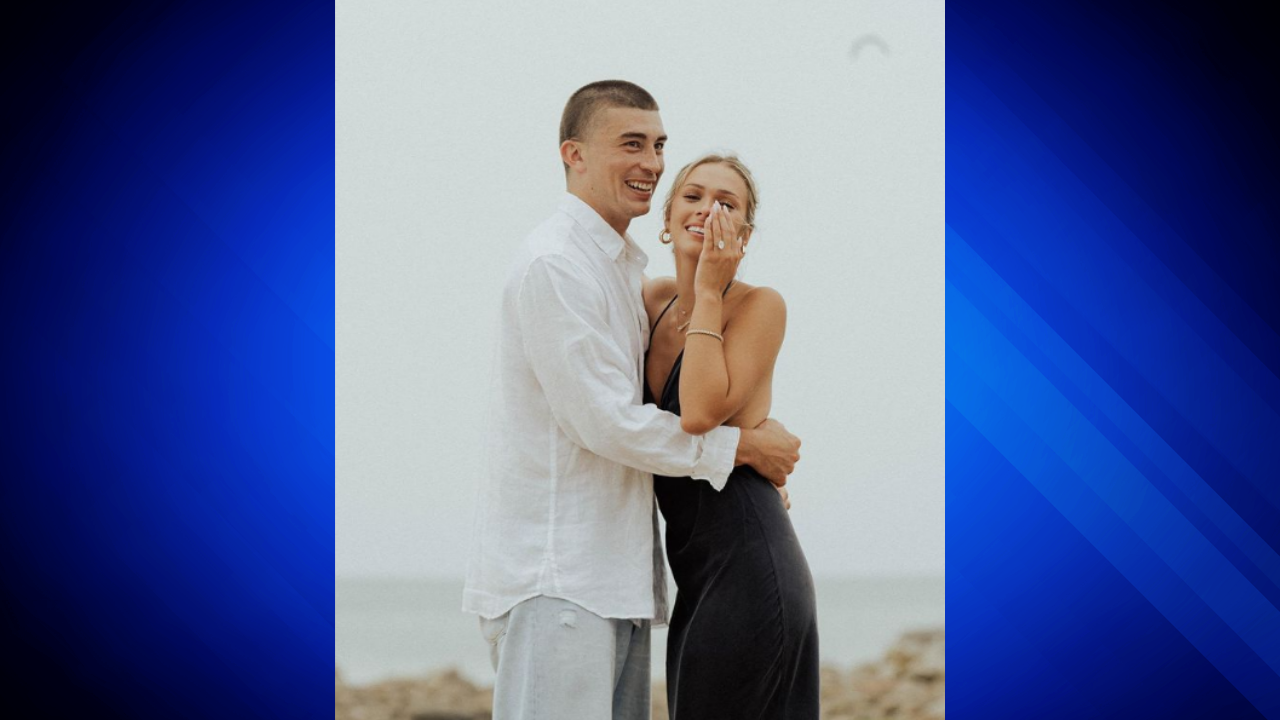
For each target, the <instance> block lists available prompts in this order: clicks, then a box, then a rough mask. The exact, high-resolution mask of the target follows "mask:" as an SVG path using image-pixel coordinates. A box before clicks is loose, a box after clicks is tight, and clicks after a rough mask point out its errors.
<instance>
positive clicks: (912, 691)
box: [334, 630, 947, 720]
mask: <svg viewBox="0 0 1280 720" xmlns="http://www.w3.org/2000/svg"><path fill="white" fill-rule="evenodd" d="M946 660H947V651H946V635H945V633H944V631H942V630H926V631H917V632H909V633H906V634H905V635H903V636H902V637H901V638H899V640H898V642H897V643H895V644H894V645H893V647H891V648H889V650H888V652H886V653H885V655H884V658H883V659H882V660H880V661H879V662H874V663H867V664H865V665H860V666H858V667H856V668H854V669H853V670H852V671H849V670H844V669H839V668H835V667H831V666H826V667H823V668H822V719H823V720H881V719H882V718H884V719H886V720H887V719H889V718H892V719H893V720H944V719H945V705H946ZM334 686H335V690H334V696H335V700H334V711H335V712H334V715H335V718H336V720H490V708H491V707H492V704H493V691H492V690H491V689H489V688H485V687H477V686H475V685H472V684H471V683H470V682H468V681H467V680H466V678H463V677H462V676H460V675H459V674H458V673H457V671H456V670H452V669H450V670H444V671H442V672H437V673H434V674H432V675H429V676H428V677H426V678H419V679H412V680H388V681H386V682H381V683H376V684H374V685H367V686H363V687H353V686H350V685H347V684H346V683H344V682H343V681H342V674H341V673H340V672H335V674H334ZM653 720H667V690H666V685H665V684H663V683H662V682H660V681H659V682H655V683H654V684H653Z"/></svg>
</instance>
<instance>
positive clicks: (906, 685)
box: [822, 630, 947, 720]
mask: <svg viewBox="0 0 1280 720" xmlns="http://www.w3.org/2000/svg"><path fill="white" fill-rule="evenodd" d="M946 664H947V648H946V634H945V632H944V631H943V630H925V631H917V632H909V633H906V634H905V635H903V636H902V637H901V638H899V640H898V642H897V643H895V644H894V645H893V647H891V648H889V651H888V652H886V653H885V654H884V658H883V659H882V660H880V661H879V662H874V663H867V664H865V665H859V666H858V667H856V668H854V669H853V671H852V672H848V671H844V670H837V669H836V668H832V667H825V668H823V670H822V718H823V720H880V719H881V718H895V720H901V719H903V718H907V719H910V720H944V718H945V717H946V712H945V711H946Z"/></svg>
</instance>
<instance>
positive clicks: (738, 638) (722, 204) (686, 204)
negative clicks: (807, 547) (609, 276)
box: [644, 155, 818, 720]
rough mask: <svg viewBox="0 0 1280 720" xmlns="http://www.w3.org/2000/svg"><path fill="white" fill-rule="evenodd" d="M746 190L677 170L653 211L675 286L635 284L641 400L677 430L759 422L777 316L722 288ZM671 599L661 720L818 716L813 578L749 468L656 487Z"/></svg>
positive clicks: (731, 170) (779, 498) (737, 247)
mask: <svg viewBox="0 0 1280 720" xmlns="http://www.w3.org/2000/svg"><path fill="white" fill-rule="evenodd" d="M755 209H756V189H755V182H754V180H753V179H752V177H751V173H750V171H748V170H747V168H746V166H744V165H743V164H742V163H741V161H739V160H738V159H737V158H735V157H732V156H729V157H725V156H720V155H707V156H704V157H702V158H700V159H698V160H696V161H694V162H692V163H690V164H689V165H686V166H685V167H684V168H683V169H681V170H680V173H679V174H678V175H676V179H675V183H674V184H673V185H672V188H671V191H670V193H669V194H668V196H667V200H666V204H665V205H664V207H663V217H664V220H665V229H664V230H663V232H662V235H661V239H662V242H663V243H664V244H670V245H671V246H672V250H673V252H674V254H675V264H676V276H675V277H674V278H657V279H654V280H651V281H648V282H646V283H645V287H644V298H645V307H646V309H647V310H648V313H649V318H650V322H651V324H652V326H653V330H652V333H651V335H650V344H649V350H648V353H647V355H646V363H645V391H646V402H654V403H656V404H657V405H658V407H660V408H662V409H664V410H667V411H670V412H673V413H676V414H678V415H680V416H681V424H682V425H683V427H684V429H685V431H686V432H689V433H691V434H695V435H701V434H703V433H706V432H707V431H709V430H711V429H712V428H714V427H716V426H718V425H723V424H727V425H733V426H737V427H754V426H756V425H758V424H759V423H760V422H762V421H763V420H764V419H765V418H766V417H768V414H769V407H770V402H771V399H772V381H773V367H774V361H775V360H776V359H777V356H778V350H779V348H780V347H781V346H782V336H783V331H784V328H785V324H786V306H785V305H784V304H783V301H782V297H781V296H780V295H779V294H778V293H777V291H775V290H772V289H770V288H767V287H752V286H751V285H748V284H746V283H743V282H737V281H735V280H734V274H735V273H736V271H737V267H738V262H739V261H740V260H741V258H742V255H743V253H745V251H746V248H747V246H748V245H749V244H750V241H751V232H752V222H753V221H754V218H755ZM654 492H655V494H656V495H657V498H658V506H659V508H660V509H661V510H662V514H663V517H664V518H665V519H666V522H667V535H666V546H667V558H668V561H669V563H670V565H671V571H672V573H673V575H674V576H675V580H676V586H677V588H678V594H677V596H676V603H675V609H674V611H673V613H672V618H671V626H670V630H669V633H668V636H667V704H668V709H669V711H670V713H671V717H672V720H711V719H714V718H733V719H734V720H742V719H744V718H776V719H778V720H782V719H784V718H785V719H787V720H806V719H813V720H816V719H817V717H818V634H817V623H816V619H815V618H816V615H815V609H814V595H813V579H812V577H811V575H810V574H809V566H808V563H806V561H805V558H804V553H803V552H802V551H801V549H800V543H799V541H798V540H797V539H796V535H795V531H794V530H793V529H792V527H791V521H790V519H789V518H788V516H787V510H786V506H785V504H784V503H785V502H786V500H785V495H782V494H780V493H779V492H777V491H776V490H775V489H774V487H773V485H772V484H770V483H769V481H768V480H766V479H765V478H764V477H762V476H761V475H759V474H758V473H756V471H755V470H753V469H752V468H750V467H748V466H745V465H743V466H739V467H737V468H734V471H733V473H732V474H731V475H730V476H729V480H728V482H727V483H726V484H725V486H724V488H723V489H722V490H720V491H719V492H717V491H716V490H715V489H714V488H713V487H711V485H710V484H709V483H706V482H700V481H694V480H692V479H690V478H667V477H656V478H654Z"/></svg>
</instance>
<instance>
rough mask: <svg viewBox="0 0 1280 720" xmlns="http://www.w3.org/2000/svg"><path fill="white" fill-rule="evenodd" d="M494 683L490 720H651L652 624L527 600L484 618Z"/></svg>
mask: <svg viewBox="0 0 1280 720" xmlns="http://www.w3.org/2000/svg"><path fill="white" fill-rule="evenodd" d="M480 632H481V634H482V635H484V639H485V640H486V641H487V642H488V643H489V657H490V659H491V660H492V661H493V669H494V670H495V671H497V674H498V675H497V679H496V680H495V681H494V685H493V720H609V719H610V718H612V720H649V712H650V703H649V621H648V620H645V621H642V622H641V624H640V625H639V626H638V627H637V625H636V624H635V623H634V622H632V621H631V620H614V619H611V618H602V617H600V616H599V615H596V614H594V613H592V612H589V611H587V610H585V609H583V608H582V606H580V605H576V604H574V603H571V602H569V601H568V600H561V599H559V598H551V597H546V596H541V595H540V596H538V597H535V598H530V599H528V600H525V601H524V602H522V603H520V604H518V605H516V606H515V607H514V608H512V609H511V612H508V613H507V614H506V615H503V616H502V617H499V618H495V619H492V620H490V619H487V618H480Z"/></svg>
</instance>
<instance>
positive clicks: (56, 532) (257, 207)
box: [0, 2, 334, 719]
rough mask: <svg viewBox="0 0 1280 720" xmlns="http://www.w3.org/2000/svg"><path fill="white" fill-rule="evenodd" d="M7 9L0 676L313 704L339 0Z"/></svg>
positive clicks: (92, 708) (247, 703)
mask: <svg viewBox="0 0 1280 720" xmlns="http://www.w3.org/2000/svg"><path fill="white" fill-rule="evenodd" d="M28 10H29V11H30V12H32V13H35V14H34V15H27V16H26V17H24V18H18V17H17V16H14V17H11V18H10V20H9V22H7V23H6V27H5V29H4V31H3V32H4V36H5V37H4V39H5V41H6V42H5V48H4V52H5V64H4V69H3V78H4V90H5V98H6V100H5V105H6V110H5V113H4V114H5V118H4V120H3V122H4V130H5V133H4V136H3V139H2V140H0V143H2V148H0V162H2V163H3V168H4V178H3V179H2V180H0V182H3V188H4V193H3V198H2V199H0V203H2V204H3V224H2V225H0V230H2V231H3V261H2V263H0V308H3V310H0V312H3V314H4V328H5V333H4V334H5V346H6V347H5V350H6V352H5V353H4V356H5V357H4V369H5V375H4V393H3V398H2V402H3V421H2V422H3V426H2V427H0V432H2V437H3V440H2V441H0V442H2V443H3V465H2V466H0V467H2V468H3V482H2V483H0V487H2V488H3V490H2V491H0V493H2V494H0V523H2V527H0V558H3V573H2V574H0V577H2V578H3V579H0V627H2V628H3V631H2V634H0V647H4V649H5V652H6V655H7V656H8V658H9V659H10V661H11V662H8V663H6V674H7V676H6V678H5V680H6V682H5V688H6V698H7V700H8V702H9V703H10V706H11V707H15V708H23V707H24V706H25V707H28V708H36V709H37V716H40V717H95V718H96V717H130V718H140V717H164V718H175V717H188V718H221V719H225V718H251V717H252V718H316V717H327V716H328V713H329V712H330V707H331V706H330V696H329V692H328V674H329V672H330V670H329V668H330V665H331V662H330V660H331V657H330V656H331V652H332V646H333V612H334V610H333V572H332V556H333V544H334V531H333V470H334V394H333V374H334V313H333V310H334V308H333V303H334V245H333V232H334V220H333V212H334V196H333V179H334V156H333V140H334V115H333V107H334V105H333V100H334V98H333V88H334V74H333V73H334V48H333V37H334V19H333V18H334V15H333V7H332V6H331V5H327V4H313V3H303V2H283V3H280V2H273V3H261V2H255V3H245V2H222V3H203V4H195V3H127V4H123V3H100V4H93V5H91V6H84V7H74V6H58V7H53V8H34V9H31V8H29V9H28Z"/></svg>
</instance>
